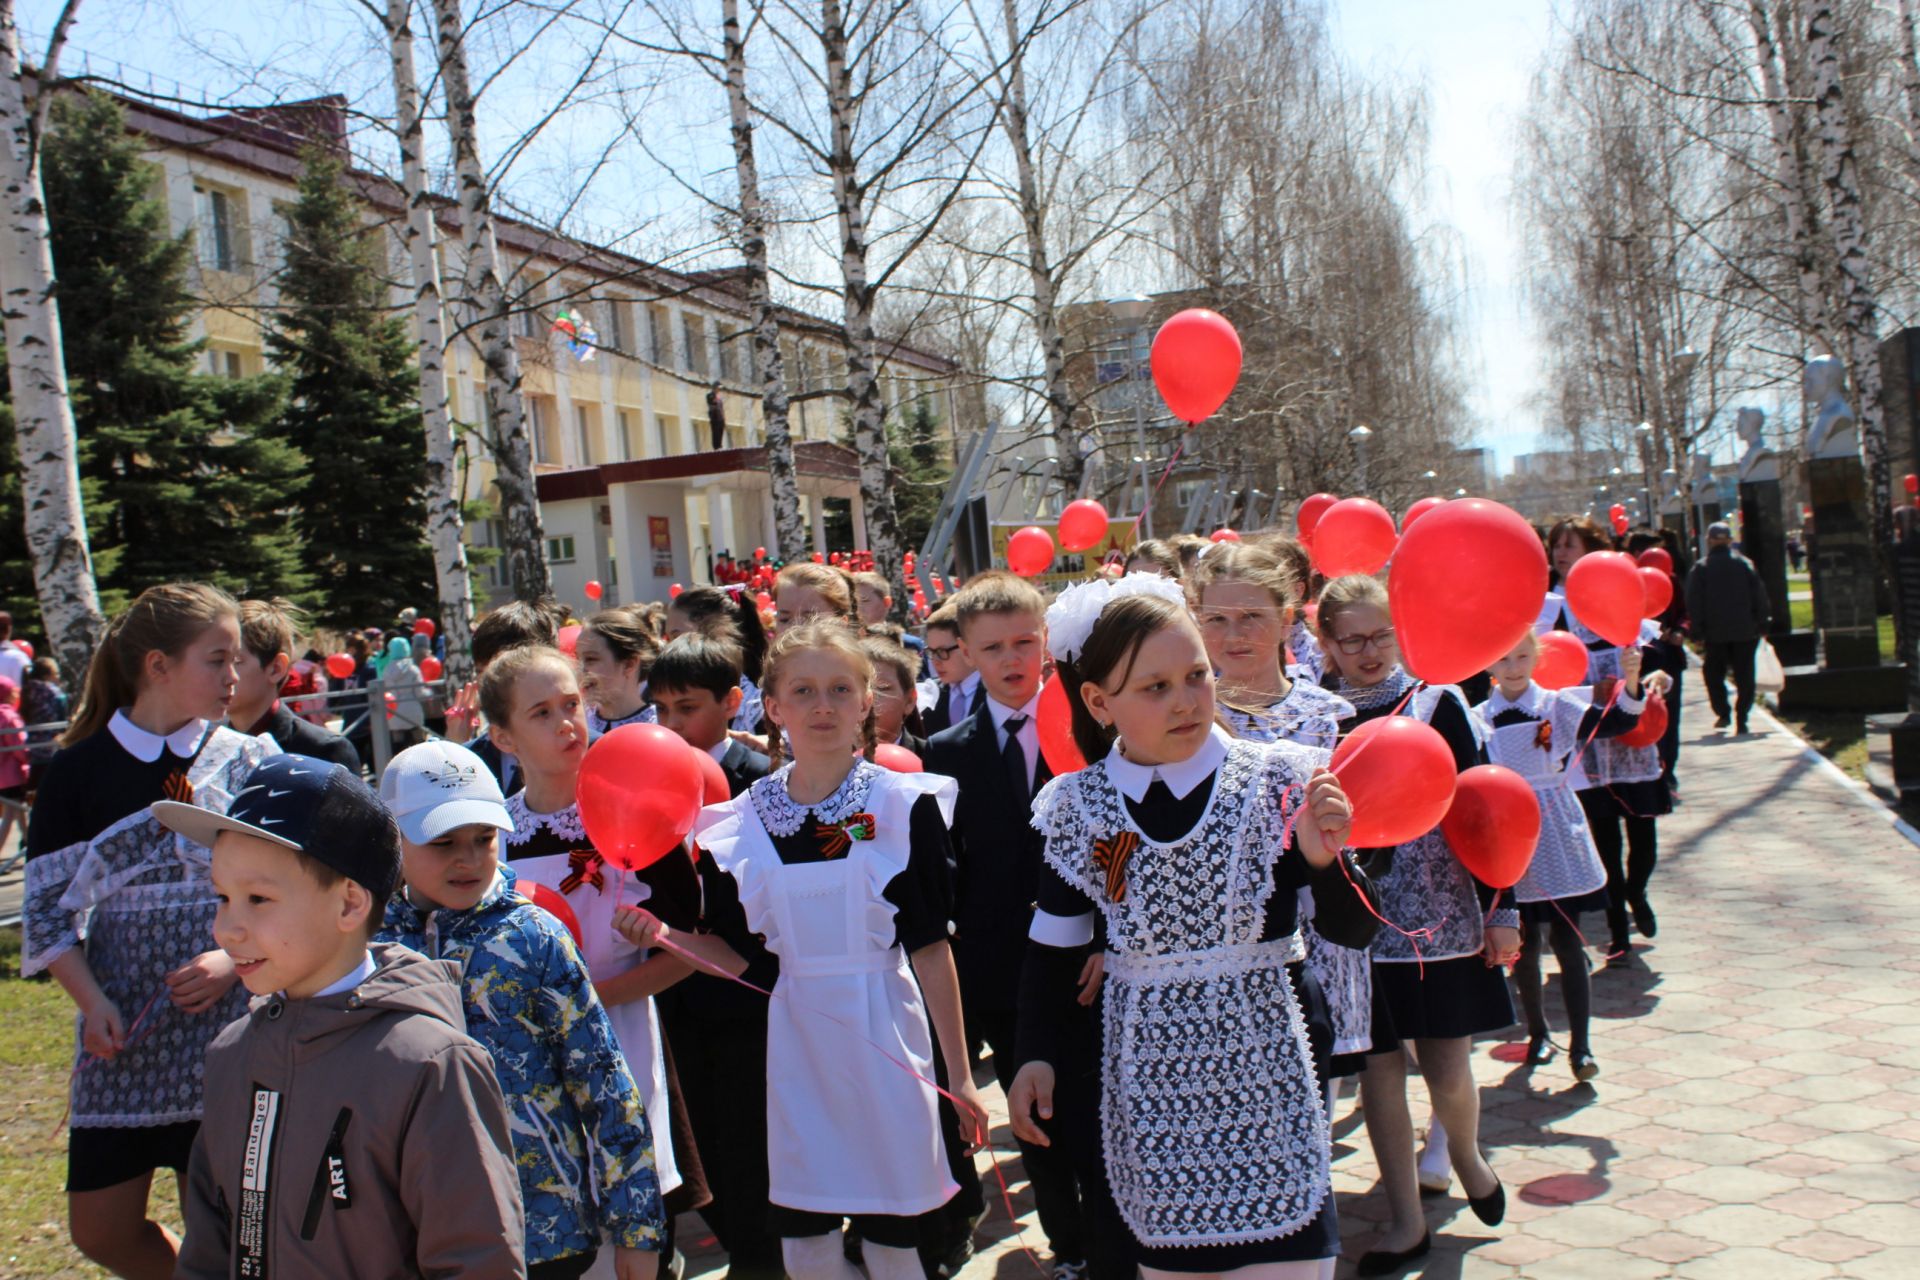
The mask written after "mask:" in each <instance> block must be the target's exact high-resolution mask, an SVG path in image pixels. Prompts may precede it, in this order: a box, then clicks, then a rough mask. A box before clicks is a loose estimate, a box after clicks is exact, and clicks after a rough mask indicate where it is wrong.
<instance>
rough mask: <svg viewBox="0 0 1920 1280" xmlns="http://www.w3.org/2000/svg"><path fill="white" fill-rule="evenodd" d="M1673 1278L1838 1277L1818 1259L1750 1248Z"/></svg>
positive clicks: (1691, 1265)
mask: <svg viewBox="0 0 1920 1280" xmlns="http://www.w3.org/2000/svg"><path fill="white" fill-rule="evenodd" d="M1672 1274H1673V1275H1674V1276H1675V1277H1679V1278H1683V1280H1825V1278H1826V1277H1829V1276H1837V1275H1839V1273H1838V1272H1837V1271H1835V1270H1834V1268H1833V1265H1832V1264H1831V1263H1827V1262H1821V1261H1820V1260H1818V1259H1816V1258H1801V1257H1797V1256H1795V1255H1793V1254H1790V1253H1782V1252H1780V1251H1779V1250H1777V1249H1751V1248H1736V1249H1722V1250H1721V1251H1720V1252H1719V1253H1713V1254H1708V1255H1707V1256H1706V1257H1704V1258H1695V1259H1693V1260H1692V1261H1690V1262H1688V1263H1686V1264H1685V1265H1683V1266H1680V1267H1676V1268H1674V1270H1673V1272H1672ZM1849 1274H1851V1273H1849ZM1595 1280H1599V1277H1596V1278H1595Z"/></svg>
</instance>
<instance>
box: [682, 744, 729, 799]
mask: <svg viewBox="0 0 1920 1280" xmlns="http://www.w3.org/2000/svg"><path fill="white" fill-rule="evenodd" d="M687 751H688V752H689V753H691V754H692V756H693V763H694V764H695V765H696V766H697V767H698V768H699V770H700V802H701V803H702V804H703V805H706V804H725V803H726V802H727V801H729V800H731V799H733V787H732V786H731V785H729V784H728V782H727V771H726V770H725V769H722V768H721V767H720V762H719V761H718V760H715V759H714V758H713V756H712V755H710V754H709V753H707V752H705V751H702V750H701V749H700V748H698V747H696V746H693V745H691V744H689V745H688V747H687Z"/></svg>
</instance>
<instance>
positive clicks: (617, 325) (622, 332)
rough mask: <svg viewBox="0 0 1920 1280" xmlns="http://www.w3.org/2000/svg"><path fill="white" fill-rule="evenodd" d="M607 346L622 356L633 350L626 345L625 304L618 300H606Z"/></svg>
mask: <svg viewBox="0 0 1920 1280" xmlns="http://www.w3.org/2000/svg"><path fill="white" fill-rule="evenodd" d="M606 307H607V345H608V346H610V347H612V348H613V349H614V350H615V351H618V352H620V353H621V354H622V355H629V354H631V353H632V351H633V348H632V347H630V346H629V345H627V339H628V337H629V335H628V333H627V304H626V303H625V302H623V301H622V300H621V299H619V298H608V299H607V303H606Z"/></svg>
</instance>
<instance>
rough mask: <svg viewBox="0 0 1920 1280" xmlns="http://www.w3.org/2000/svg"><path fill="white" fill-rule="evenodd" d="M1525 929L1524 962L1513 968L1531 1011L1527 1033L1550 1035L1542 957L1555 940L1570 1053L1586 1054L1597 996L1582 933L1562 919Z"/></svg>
mask: <svg viewBox="0 0 1920 1280" xmlns="http://www.w3.org/2000/svg"><path fill="white" fill-rule="evenodd" d="M1525 929H1526V934H1525V937H1524V938H1523V939H1522V941H1521V944H1520V959H1519V960H1517V961H1515V962H1514V966H1513V981H1514V985H1516V986H1518V987H1519V988H1520V1004H1521V1005H1522V1007H1524V1008H1525V1009H1526V1012H1527V1034H1528V1035H1530V1036H1544V1035H1546V1034H1547V1003H1546V994H1545V992H1544V990H1543V989H1542V988H1543V987H1544V986H1545V983H1544V981H1543V980H1542V978H1541V976H1540V956H1541V953H1542V952H1544V951H1545V950H1546V948H1547V946H1548V941H1549V939H1551V941H1552V946H1553V955H1554V958H1555V959H1556V960H1558V961H1559V962H1560V994H1561V996H1562V997H1563V998H1564V999H1565V1000H1566V1003H1567V1035H1568V1038H1569V1039H1570V1040H1571V1042H1572V1043H1571V1044H1570V1045H1569V1046H1568V1050H1569V1052H1572V1053H1581V1052H1585V1051H1586V1050H1587V1049H1588V1047H1589V1046H1588V1043H1587V1020H1588V1018H1589V1016H1590V1015H1591V1012H1592V1008H1593V997H1592V992H1591V989H1590V988H1589V986H1588V983H1587V953H1586V950H1585V948H1584V947H1583V946H1582V944H1581V941H1580V931H1579V930H1578V929H1576V928H1574V925H1573V921H1572V920H1570V919H1564V918H1558V917H1556V918H1555V919H1554V920H1552V921H1551V922H1545V921H1529V922H1528V923H1527V924H1526V926H1525Z"/></svg>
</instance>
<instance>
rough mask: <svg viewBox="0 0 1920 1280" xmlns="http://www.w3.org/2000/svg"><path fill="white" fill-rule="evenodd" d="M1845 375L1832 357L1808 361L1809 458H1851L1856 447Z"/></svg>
mask: <svg viewBox="0 0 1920 1280" xmlns="http://www.w3.org/2000/svg"><path fill="white" fill-rule="evenodd" d="M1846 384H1847V371H1846V366H1845V365H1842V364H1841V363H1840V362H1839V361H1838V360H1837V359H1835V358H1834V357H1832V356H1821V357H1819V358H1818V359H1815V360H1809V361H1807V368H1806V373H1805V375H1804V387H1805V390H1806V398H1807V399H1808V400H1810V401H1812V402H1813V403H1814V405H1815V406H1816V407H1815V409H1814V418H1813V429H1812V430H1810V431H1809V432H1807V456H1808V457H1809V458H1851V457H1854V456H1856V454H1857V451H1858V449H1859V444H1858V441H1857V439H1856V438H1855V435H1854V417H1853V409H1852V408H1851V407H1850V406H1849V405H1848V404H1847V390H1846Z"/></svg>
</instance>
